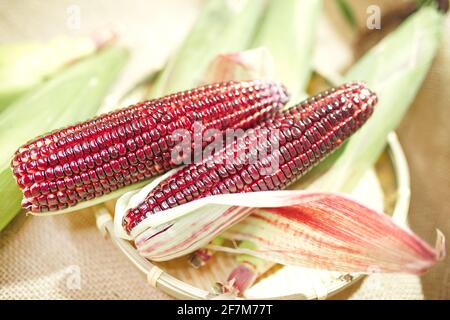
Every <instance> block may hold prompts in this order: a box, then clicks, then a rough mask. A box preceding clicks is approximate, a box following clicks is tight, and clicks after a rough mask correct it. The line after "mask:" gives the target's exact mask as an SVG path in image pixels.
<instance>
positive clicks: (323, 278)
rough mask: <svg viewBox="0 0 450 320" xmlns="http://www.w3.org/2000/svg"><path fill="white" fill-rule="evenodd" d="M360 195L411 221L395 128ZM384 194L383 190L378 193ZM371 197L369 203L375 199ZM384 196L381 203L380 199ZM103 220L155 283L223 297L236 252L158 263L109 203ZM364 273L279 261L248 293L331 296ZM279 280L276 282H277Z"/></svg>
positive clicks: (182, 292)
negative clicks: (128, 235) (200, 262)
mask: <svg viewBox="0 0 450 320" xmlns="http://www.w3.org/2000/svg"><path fill="white" fill-rule="evenodd" d="M355 192H356V194H357V195H358V196H362V197H364V195H366V197H367V195H370V197H372V198H374V199H371V200H370V201H371V202H372V204H373V205H378V208H381V209H384V212H386V213H388V214H391V215H392V216H393V218H394V219H395V220H396V222H398V223H400V224H407V218H408V208H409V200H410V185H409V170H408V164H407V162H406V159H405V156H404V153H403V150H402V147H401V145H400V143H399V141H398V139H397V136H396V134H395V133H391V134H390V135H389V137H388V144H387V146H386V149H385V150H384V153H383V154H382V155H381V156H380V158H379V159H378V161H377V163H376V164H375V166H374V167H373V169H372V170H369V172H368V173H367V174H366V175H365V176H364V178H363V179H362V181H361V183H360V184H359V185H358V187H356V190H355ZM374 195H378V196H374ZM370 201H369V203H370ZM374 201H375V202H378V203H374ZM97 226H98V228H99V229H100V231H101V232H103V233H104V234H105V235H108V236H109V237H110V239H111V240H112V241H113V243H114V244H115V245H116V246H117V248H119V250H121V251H122V252H123V254H124V255H125V256H126V257H127V258H128V259H130V260H131V261H132V262H133V264H134V265H135V266H136V267H137V268H138V269H139V270H141V271H142V272H143V273H144V274H145V275H146V276H147V280H148V283H149V285H151V286H153V287H155V288H158V289H160V290H162V291H164V292H165V293H167V294H169V295H170V296H173V297H175V298H178V299H214V298H221V296H219V295H218V294H216V293H214V291H213V290H212V285H213V284H214V283H216V282H224V281H225V280H226V278H227V275H228V274H229V272H230V271H231V270H232V269H233V267H234V266H236V262H235V259H234V258H233V256H232V255H230V254H226V253H217V254H216V255H215V256H214V257H213V258H212V260H211V261H209V262H208V264H207V265H206V266H204V267H201V268H199V269H194V268H193V267H192V266H190V265H189V263H188V260H187V259H186V258H185V257H182V258H178V259H174V260H171V261H168V262H163V263H153V262H151V261H149V260H147V259H145V258H143V257H141V256H140V255H139V253H138V252H137V250H136V249H135V247H134V246H133V244H132V243H130V242H128V241H125V240H123V239H121V238H118V237H116V236H115V234H114V226H113V218H112V216H111V214H110V212H109V211H108V210H107V209H106V207H102V208H99V209H98V213H97ZM363 276H364V275H363V274H356V273H351V274H346V273H339V272H330V271H326V270H317V269H307V268H300V267H291V266H275V267H273V268H272V269H271V270H270V271H268V272H267V273H266V274H265V275H263V276H262V277H261V278H260V279H259V280H258V281H257V282H256V283H255V284H254V285H253V287H251V288H249V289H248V290H247V291H246V293H245V296H244V298H246V299H325V298H327V297H330V296H332V295H334V294H336V293H338V292H339V291H341V290H343V289H345V288H346V287H348V286H350V285H352V284H354V283H355V282H356V281H358V280H360V279H361V278H362V277H363ZM274 284H276V285H274Z"/></svg>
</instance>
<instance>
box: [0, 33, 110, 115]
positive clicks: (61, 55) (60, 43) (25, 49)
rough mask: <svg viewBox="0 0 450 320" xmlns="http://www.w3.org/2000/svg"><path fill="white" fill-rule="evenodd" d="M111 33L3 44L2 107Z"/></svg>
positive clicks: (0, 55) (90, 50) (90, 51)
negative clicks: (40, 41) (41, 41)
mask: <svg viewBox="0 0 450 320" xmlns="http://www.w3.org/2000/svg"><path fill="white" fill-rule="evenodd" d="M112 37H113V35H112V34H111V33H102V34H98V35H95V36H92V37H58V38H54V39H52V40H50V41H48V42H46V43H39V42H19V43H11V44H3V45H0V111H2V110H3V109H4V108H6V107H7V106H8V105H9V104H11V103H12V102H13V101H14V100H15V99H17V98H19V97H20V96H21V95H23V94H24V93H25V92H26V91H28V90H30V89H31V88H33V87H35V86H37V85H38V84H40V83H41V82H42V81H44V80H45V79H46V78H47V77H49V76H51V75H53V74H54V73H55V72H56V71H58V70H60V69H61V67H63V66H65V65H67V64H69V63H72V62H74V61H75V60H77V59H80V58H83V57H86V56H88V55H90V54H93V53H94V52H95V51H96V50H97V49H99V48H100V47H102V46H103V45H104V44H105V43H107V42H109V41H110V40H111V39H112Z"/></svg>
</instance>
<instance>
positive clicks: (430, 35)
mask: <svg viewBox="0 0 450 320" xmlns="http://www.w3.org/2000/svg"><path fill="white" fill-rule="evenodd" d="M442 21H443V16H442V14H440V13H439V12H438V11H437V10H435V9H433V8H431V7H424V8H422V9H421V10H419V11H418V12H417V13H415V14H414V15H412V16H410V17H409V18H408V19H407V20H406V21H405V22H404V23H402V24H401V25H400V27H398V29H397V30H395V31H394V32H393V33H391V34H389V35H388V36H387V37H386V38H384V39H383V40H382V41H381V42H380V43H379V44H378V45H377V46H375V47H374V48H373V49H371V50H370V51H369V52H368V53H367V54H366V55H365V56H364V57H363V58H361V60H359V61H358V62H357V63H356V64H355V65H354V66H353V67H352V68H351V69H350V70H349V71H348V73H347V74H346V76H345V81H353V80H364V81H366V82H367V84H368V86H369V88H371V89H372V90H374V91H375V92H376V93H377V95H378V98H379V103H378V105H377V106H376V108H375V112H374V114H373V115H372V117H371V118H370V119H369V121H368V122H367V123H366V124H365V125H364V126H363V127H362V128H361V129H360V130H359V131H358V132H356V133H355V134H354V135H353V136H352V137H351V138H350V140H349V141H348V143H347V144H346V145H345V147H344V149H342V150H341V154H340V155H339V157H336V158H335V161H334V162H333V164H332V165H331V168H330V169H329V170H327V171H326V173H325V174H323V175H322V176H320V177H319V178H317V179H316V180H315V181H314V182H313V183H312V184H311V185H310V186H309V188H310V189H313V190H322V191H323V190H330V191H343V192H349V191H351V190H352V189H353V188H354V187H355V185H356V183H357V182H358V181H359V179H360V178H361V177H362V175H363V174H364V173H365V172H366V170H367V169H369V168H370V167H371V166H372V165H373V164H374V163H375V161H376V160H377V159H378V157H379V156H380V154H381V152H382V151H383V149H384V147H385V145H386V141H387V136H388V134H389V133H390V132H391V131H393V130H395V129H396V128H397V126H398V125H399V123H400V121H401V120H402V118H403V116H404V114H405V113H406V111H407V110H408V107H409V105H410V104H411V103H412V101H413V100H414V97H415V96H416V94H417V92H418V90H419V88H420V86H421V84H422V82H423V80H424V78H425V76H426V74H427V72H428V69H429V68H430V65H431V62H432V60H433V58H434V56H435V55H436V52H437V49H438V47H439V41H440V35H441V31H442ZM327 165H330V164H329V163H328V164H327ZM318 171H323V167H322V166H321V165H320V166H319V167H317V168H316V170H313V173H317V172H318Z"/></svg>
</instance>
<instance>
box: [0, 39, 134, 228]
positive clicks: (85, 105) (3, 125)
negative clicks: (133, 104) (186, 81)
mask: <svg viewBox="0 0 450 320" xmlns="http://www.w3.org/2000/svg"><path fill="white" fill-rule="evenodd" d="M127 57H128V54H127V51H126V50H125V49H123V48H117V47H111V48H105V49H104V50H102V51H101V52H100V53H99V54H97V55H95V56H92V57H90V58H88V59H86V60H83V61H81V62H79V63H76V64H74V65H72V66H70V67H69V68H67V69H65V70H64V71H62V72H61V73H59V74H57V75H56V76H55V77H54V78H52V79H51V80H49V81H48V82H45V83H43V84H42V85H40V86H38V87H37V88H36V89H34V90H32V91H31V92H29V93H28V94H26V95H25V96H23V97H22V98H20V99H18V100H17V101H16V102H15V103H14V104H12V105H11V106H10V107H9V108H8V109H6V110H5V111H4V112H3V113H2V116H1V117H0V146H1V153H0V179H1V180H0V190H2V191H1V193H0V230H1V229H2V228H3V227H5V226H6V224H7V223H8V222H9V221H10V220H11V219H12V218H13V217H14V216H15V214H17V212H19V210H20V200H21V192H20V191H19V189H18V187H17V185H16V183H15V181H14V179H13V177H12V172H11V169H10V166H9V164H10V159H11V157H12V155H13V153H14V152H15V151H16V150H17V149H18V148H19V147H20V146H21V145H22V144H24V143H26V142H27V141H29V140H30V139H32V138H34V137H36V136H38V135H40V134H43V133H46V132H48V131H51V130H54V129H57V128H60V127H64V126H66V125H69V124H71V123H74V122H78V121H81V120H86V119H87V118H89V117H91V116H93V115H95V113H96V111H97V109H98V108H99V106H100V104H101V103H102V100H103V98H104V96H105V95H106V94H107V92H108V89H109V88H110V86H111V84H112V83H113V81H114V80H115V78H116V77H117V75H118V73H119V71H120V70H121V69H122V67H123V66H124V64H125V62H126V60H127Z"/></svg>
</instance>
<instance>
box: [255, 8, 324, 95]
mask: <svg viewBox="0 0 450 320" xmlns="http://www.w3.org/2000/svg"><path fill="white" fill-rule="evenodd" d="M321 8H322V1H321V0H283V1H272V2H271V3H270V5H269V7H268V9H267V13H266V15H265V17H264V20H263V23H262V25H261V28H260V30H259V31H258V33H257V35H256V37H255V40H254V42H253V46H254V47H265V48H267V49H268V50H269V52H270V54H271V55H272V57H273V61H274V66H275V68H274V69H275V78H276V80H279V81H281V82H283V84H284V85H285V86H286V87H287V88H288V91H289V92H290V94H291V102H292V103H295V102H296V101H297V100H298V99H299V98H300V97H303V96H305V88H306V86H307V84H308V81H309V78H310V76H311V71H312V64H311V60H312V55H313V50H314V44H315V38H316V30H317V25H318V20H319V16H320V12H321Z"/></svg>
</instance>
